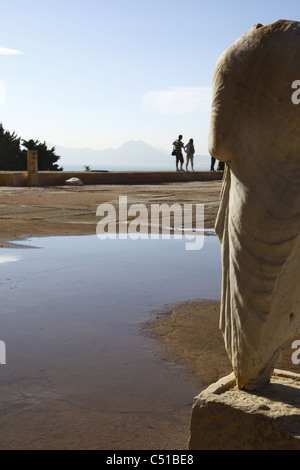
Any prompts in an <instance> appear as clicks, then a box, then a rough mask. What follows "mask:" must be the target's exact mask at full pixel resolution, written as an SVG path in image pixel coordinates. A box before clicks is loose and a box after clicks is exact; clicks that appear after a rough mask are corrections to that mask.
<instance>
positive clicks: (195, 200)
mask: <svg viewBox="0 0 300 470" xmlns="http://www.w3.org/2000/svg"><path fill="white" fill-rule="evenodd" d="M221 184H222V182H221V181H208V182H189V183H168V184H159V185H148V186H145V185H97V186H80V187H77V186H71V187H70V186H57V187H36V188H13V187H1V188H0V226H1V230H0V247H10V246H14V247H15V246H16V245H15V244H22V243H23V242H22V240H24V239H26V238H29V237H43V236H55V235H87V234H94V233H96V225H97V223H98V222H99V217H97V216H96V210H97V207H98V206H99V205H100V204H103V203H110V204H113V205H114V207H115V208H116V209H117V207H118V202H119V196H127V198H128V206H129V205H131V204H133V203H142V204H145V205H146V207H147V208H148V209H150V206H151V204H163V203H167V204H169V205H171V204H173V203H180V204H184V203H186V204H187V203H189V204H204V218H205V227H206V228H213V227H214V223H215V218H216V214H217V211H218V206H219V196H220V190H221ZM24 243H26V242H25V241H24ZM0 251H1V250H0ZM219 309H220V304H219V302H217V301H208V300H207V301H203V300H201V299H199V301H195V300H194V301H191V302H189V303H186V304H184V305H176V306H174V308H168V309H166V310H162V311H157V312H155V314H154V315H153V321H151V322H149V323H148V324H145V325H144V327H143V330H144V333H145V334H147V335H149V334H150V335H154V336H155V337H156V338H159V339H160V340H161V342H162V344H165V345H166V349H165V354H166V356H168V355H170V358H171V359H172V361H178V363H180V364H181V365H182V364H184V366H185V370H186V371H187V372H188V373H189V374H191V375H192V376H194V377H199V383H200V382H201V384H203V386H206V385H209V384H210V383H212V382H214V381H216V380H218V379H219V378H220V377H222V376H224V375H227V374H229V373H231V370H232V369H231V365H230V362H229V359H228V357H227V354H226V352H225V348H224V342H223V338H222V335H221V332H220V331H219V328H218V322H219ZM297 339H299V336H298V338H297ZM291 344H292V341H290V342H289V344H287V345H286V348H285V350H284V352H283V356H282V359H281V361H280V363H279V364H278V365H277V367H278V368H281V369H285V370H290V371H293V372H297V373H299V365H294V364H293V363H292V360H291V356H292V353H293V350H292V349H291ZM197 382H198V380H197ZM200 391H201V390H199V392H200ZM46 411H47V410H46ZM47 412H48V411H47ZM72 413H73V412H72ZM72 413H71V412H70V413H69V415H68V416H69V418H70V420H71V421H72V420H73V419H74V415H73V414H72ZM41 416H44V415H41ZM69 418H68V419H69ZM98 418H99V417H98ZM98 418H97V419H96V421H97V420H98ZM109 419H110V421H109V423H107V428H108V429H111V427H112V424H113V423H112V421H111V417H110V418H109ZM115 419H116V420H118V419H120V417H119V416H117V417H116V418H115ZM101 420H102V421H103V418H102V417H101ZM188 420H189V416H188V414H187V415H185V416H184V417H183V418H182V421H180V423H181V422H185V423H186V424H185V426H186V427H187V426H188ZM102 421H101V422H102ZM161 421H163V419H162V420H161ZM157 422H158V420H157ZM157 422H156V425H157ZM117 425H118V426H119V425H120V423H119V422H118V423H117ZM22 426H23V424H22V425H21V424H20V429H21V430H23V427H24V426H25V427H26V425H25V423H24V426H23V427H22ZM95 426H98V421H97V422H96V423H95ZM151 426H152V424H151ZM163 426H166V424H164V422H162V423H161V429H164V427H163ZM91 429H92V425H91V418H90V417H89V419H88V421H87V422H86V432H87V442H83V443H82V446H83V447H82V448H89V446H91V445H92V444H91V439H92V438H91V436H90V430H91ZM177 431H178V432H177ZM24 433H25V434H24V435H26V432H25V429H24ZM162 434H163V432H162ZM165 435H166V436H167V437H168V436H169V430H168V429H165ZM8 437H9V439H10V438H13V437H15V428H14V429H11V435H8ZM45 439H46V436H45V437H44V447H45V442H46V441H45ZM109 439H111V437H110V435H109V437H108V440H109ZM174 439H175V438H174ZM186 439H187V435H186V431H185V430H184V429H181V424H180V425H178V430H176V439H175V440H174V442H173V441H172V442H168V443H167V444H164V443H163V442H162V443H161V445H162V446H164V445H169V446H173V447H174V448H175V447H176V446H178V447H176V448H182V446H183V445H184V444H183V442H186ZM146 441H147V438H146V440H145V443H144V444H143V445H145V447H143V448H146V449H147V448H149V447H147V445H148V446H149V445H152V444H151V443H150V444H149V442H146ZM9 443H10V444H7V445H6V448H12V446H13V441H11V440H9ZM57 443H59V440H53V443H52V441H51V440H50V441H49V443H48V444H47V445H48V447H51V446H52V448H53V446H54V447H55V445H57ZM22 445H24V444H22V442H21V443H19V447H20V448H22ZM74 445H75V444H74V442H69V441H66V442H65V446H66V447H67V448H72V446H74ZM126 445H127V442H125V443H124V446H126ZM132 445H133V446H134V444H132ZM153 445H155V444H153ZM37 447H39V446H37ZM173 447H172V448H173ZM124 448H129V447H124ZM131 448H134V447H131ZM168 448H171V447H168Z"/></svg>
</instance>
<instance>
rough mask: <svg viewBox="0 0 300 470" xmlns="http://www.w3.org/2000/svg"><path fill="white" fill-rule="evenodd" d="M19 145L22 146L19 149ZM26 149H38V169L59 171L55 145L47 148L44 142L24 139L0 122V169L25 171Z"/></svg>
mask: <svg viewBox="0 0 300 470" xmlns="http://www.w3.org/2000/svg"><path fill="white" fill-rule="evenodd" d="M21 147H24V148H23V149H21ZM27 150H37V151H38V168H39V170H40V171H61V170H62V169H63V168H59V166H58V165H57V161H58V160H59V159H60V157H59V156H58V155H56V154H55V147H52V148H51V149H48V148H47V145H46V142H44V143H41V142H39V141H38V140H33V139H30V140H24V139H21V137H18V136H17V134H16V133H15V132H13V133H11V132H9V131H6V130H5V129H4V127H3V125H2V124H1V123H0V171H26V170H27Z"/></svg>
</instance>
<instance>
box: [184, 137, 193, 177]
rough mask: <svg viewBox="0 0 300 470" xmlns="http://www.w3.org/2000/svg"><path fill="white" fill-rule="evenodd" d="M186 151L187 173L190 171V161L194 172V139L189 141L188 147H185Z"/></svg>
mask: <svg viewBox="0 0 300 470" xmlns="http://www.w3.org/2000/svg"><path fill="white" fill-rule="evenodd" d="M184 150H185V152H186V171H188V166H189V161H190V162H191V167H192V171H194V153H195V147H194V140H193V139H190V140H189V142H188V144H186V146H185V147H184Z"/></svg>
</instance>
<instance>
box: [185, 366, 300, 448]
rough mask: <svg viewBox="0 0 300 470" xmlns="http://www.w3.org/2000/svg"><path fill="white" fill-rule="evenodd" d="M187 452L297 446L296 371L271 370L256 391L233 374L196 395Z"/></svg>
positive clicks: (299, 388) (299, 383)
mask: <svg viewBox="0 0 300 470" xmlns="http://www.w3.org/2000/svg"><path fill="white" fill-rule="evenodd" d="M189 449H190V450H300V375H299V374H294V373H292V372H288V371H282V370H278V369H275V370H274V372H273V375H272V377H271V380H270V382H269V383H268V384H266V385H265V386H263V387H262V388H261V389H259V390H254V391H251V392H249V391H246V390H239V389H238V388H237V386H236V381H235V377H234V374H233V373H232V374H230V375H228V376H227V377H224V378H222V379H220V380H219V381H218V382H216V383H214V384H212V385H210V386H209V387H208V388H206V389H205V390H203V391H202V392H201V393H200V395H198V396H197V397H196V398H195V399H194V404H193V409H192V417H191V427H190V441H189Z"/></svg>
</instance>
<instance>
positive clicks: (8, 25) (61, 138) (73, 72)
mask: <svg viewBox="0 0 300 470" xmlns="http://www.w3.org/2000/svg"><path fill="white" fill-rule="evenodd" d="M0 6H1V19H0V21H1V29H0V31H1V35H0V38H1V39H0V61H1V68H0V70H1V72H0V112H1V119H0V122H1V121H2V123H3V125H4V127H5V128H6V129H8V130H10V131H16V133H17V134H18V135H19V136H21V137H23V138H34V139H39V140H41V141H46V142H50V143H51V144H53V145H59V146H67V147H74V148H84V147H85V148H95V149H103V148H106V147H113V148H116V147H118V146H120V145H121V144H122V143H123V142H125V141H127V140H144V141H145V142H147V143H148V144H150V145H154V146H158V147H161V148H164V149H166V150H169V149H170V147H171V142H172V141H173V140H174V139H175V138H176V137H177V136H178V134H179V133H182V134H183V136H184V141H187V140H188V139H189V138H190V137H193V138H194V140H195V144H196V151H197V152H198V153H202V154H207V133H208V127H209V117H210V111H209V107H210V90H211V85H212V77H213V71H214V67H215V64H216V61H217V59H218V57H219V56H220V54H221V53H222V52H223V51H224V50H225V49H226V48H227V47H228V46H229V45H231V44H232V43H233V42H234V41H235V40H236V39H237V38H238V37H239V36H241V35H242V34H243V33H244V32H246V31H248V30H249V29H250V28H252V26H253V25H254V24H256V23H262V24H268V23H272V22H273V21H276V20H278V19H289V20H299V19H300V18H299V15H300V13H298V12H299V0H284V1H283V0H280V1H279V0H252V1H251V2H244V1H240V0H238V1H237V0H226V1H224V0H210V1H203V0H184V1H182V0H0ZM299 73H300V72H299ZM296 78H298V79H300V75H299V77H296Z"/></svg>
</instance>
